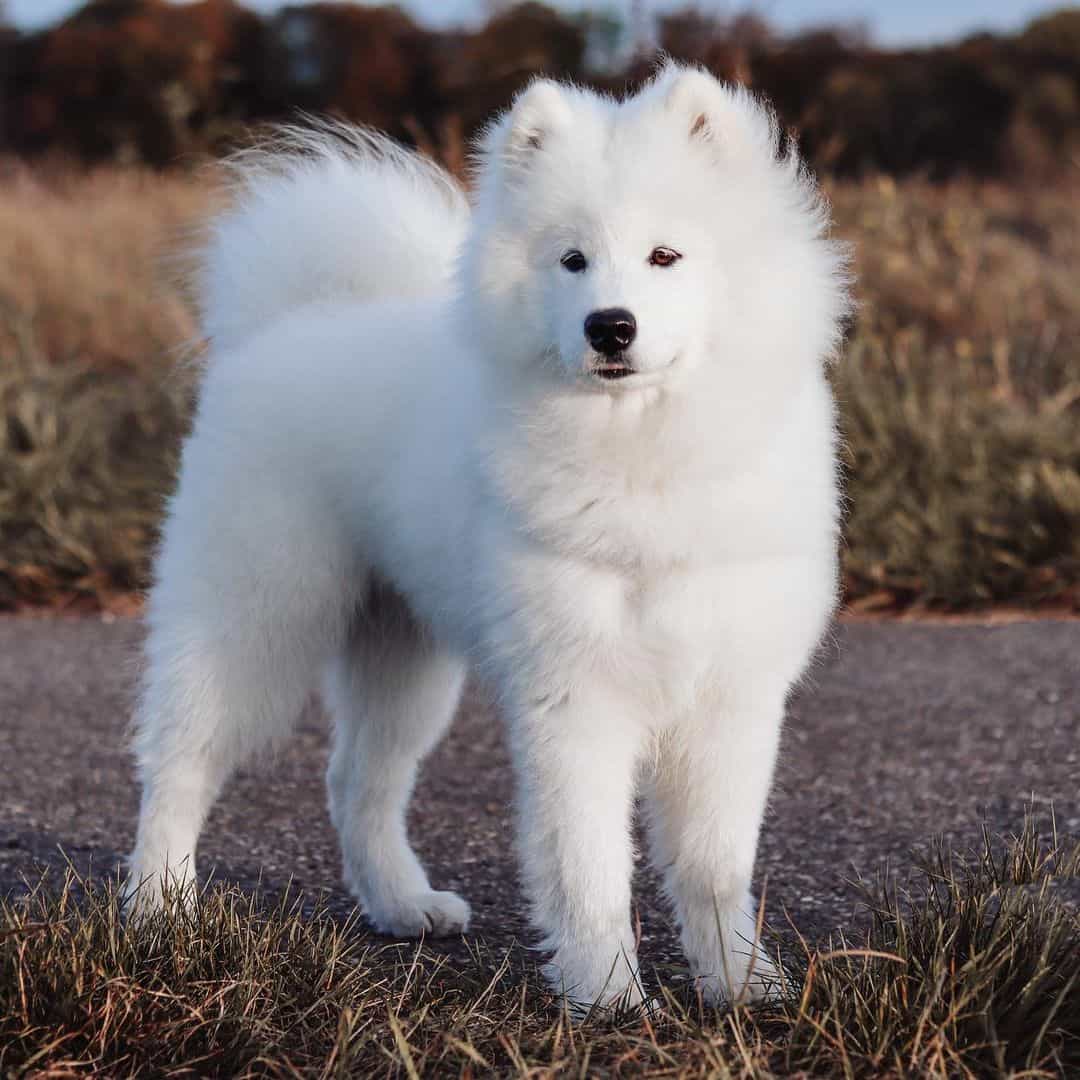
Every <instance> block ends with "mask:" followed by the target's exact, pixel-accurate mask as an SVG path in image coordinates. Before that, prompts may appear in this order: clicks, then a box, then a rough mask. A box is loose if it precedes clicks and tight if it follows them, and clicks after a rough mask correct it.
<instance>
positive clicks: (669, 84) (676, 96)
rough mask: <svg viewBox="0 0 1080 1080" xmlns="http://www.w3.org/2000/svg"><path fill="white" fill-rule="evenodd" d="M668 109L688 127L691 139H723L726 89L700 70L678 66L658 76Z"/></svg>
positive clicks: (713, 140) (726, 109)
mask: <svg viewBox="0 0 1080 1080" xmlns="http://www.w3.org/2000/svg"><path fill="white" fill-rule="evenodd" d="M657 84H658V89H659V90H660V92H661V94H662V95H663V102H664V108H665V109H667V111H668V112H669V113H671V114H672V115H673V116H675V117H677V118H678V119H679V121H680V122H682V123H684V124H685V125H686V133H687V136H688V137H689V138H691V139H700V140H702V141H706V142H716V141H719V140H721V139H722V138H723V134H724V131H723V128H724V125H723V118H724V114H725V113H726V112H727V111H729V109H728V107H729V102H728V100H727V95H726V94H725V92H724V88H723V86H722V85H721V84H720V83H719V82H718V81H717V80H716V79H714V78H713V77H712V75H709V74H708V73H707V72H705V71H701V70H699V69H698V68H681V67H678V66H676V65H674V64H672V65H670V66H669V67H667V68H666V69H665V70H663V71H661V73H660V75H659V76H658V77H657Z"/></svg>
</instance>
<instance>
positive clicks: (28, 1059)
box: [0, 822, 1080, 1078]
mask: <svg viewBox="0 0 1080 1080" xmlns="http://www.w3.org/2000/svg"><path fill="white" fill-rule="evenodd" d="M935 850H936V854H935V856H934V857H933V859H932V861H931V862H930V863H929V864H927V865H925V866H923V867H921V868H919V869H917V870H916V871H915V872H914V873H913V875H912V877H911V879H910V880H909V882H908V883H907V884H906V885H905V886H904V887H903V888H897V887H896V886H892V885H887V886H886V885H878V886H876V887H874V888H872V889H869V890H868V892H867V902H868V903H869V905H870V909H871V911H872V913H873V928H872V930H871V931H870V932H869V934H868V936H867V938H866V939H865V940H863V941H860V942H857V943H851V942H847V941H843V940H840V941H836V942H832V943H830V944H829V945H827V946H825V947H823V948H820V949H815V948H811V947H809V946H804V947H803V949H802V951H801V953H798V954H797V955H795V956H794V957H793V958H791V960H790V962H789V968H790V970H791V973H792V979H793V984H794V987H795V990H794V993H793V994H792V997H791V999H790V1000H788V1001H785V1002H780V1003H776V1004H773V1005H769V1006H767V1007H762V1008H759V1009H755V1010H748V1009H746V1008H744V1007H740V1008H738V1009H736V1010H734V1011H732V1012H727V1013H717V1012H715V1011H713V1010H710V1009H705V1008H703V1007H702V1006H701V1004H700V1002H699V1001H697V1000H695V999H694V997H693V995H692V994H691V993H689V992H688V989H687V986H686V985H685V984H683V985H682V986H680V985H679V983H678V982H677V981H672V982H669V983H668V984H667V985H664V986H657V987H655V989H656V991H657V994H658V1001H659V1002H660V1003H661V1007H660V1008H659V1009H658V1011H657V1012H656V1014H654V1015H653V1016H652V1017H651V1018H650V1017H641V1016H632V1015H630V1016H621V1017H595V1018H593V1019H592V1020H591V1021H588V1022H587V1023H586V1024H585V1025H584V1026H583V1027H580V1028H574V1027H572V1026H571V1025H570V1024H569V1023H568V1022H567V1018H566V1016H565V1015H563V1014H562V1013H561V1012H560V1010H559V1008H558V1006H557V1004H556V1003H555V1002H554V1001H553V1000H552V999H551V997H550V996H549V995H547V994H546V993H545V992H544V991H543V990H541V989H537V982H536V979H535V970H534V969H533V968H532V967H531V965H530V964H529V963H528V962H526V961H524V960H522V959H520V958H519V957H516V956H515V955H513V954H510V955H507V956H499V955H493V954H492V953H491V952H490V951H489V950H488V949H486V948H485V947H484V946H483V945H482V944H473V945H472V946H471V956H470V958H469V959H468V960H467V961H466V962H456V961H453V960H449V959H447V957H446V956H442V955H439V954H436V953H434V952H432V951H430V950H428V949H426V948H424V947H423V946H421V947H419V948H415V949H411V948H406V947H404V946H394V945H380V944H373V943H372V941H371V939H370V938H368V937H365V936H363V935H361V934H359V933H358V932H357V929H358V928H357V926H356V925H355V923H354V922H353V921H351V920H349V921H346V922H344V923H340V922H336V921H335V920H334V919H332V918H331V917H330V916H329V915H328V914H327V913H326V911H325V910H324V909H322V908H321V907H316V909H315V910H314V912H310V911H309V912H307V913H305V912H304V910H303V905H302V903H301V899H300V898H299V897H289V896H285V897H284V898H283V899H280V900H279V901H278V902H277V903H275V904H272V905H269V906H267V907H261V906H260V904H259V902H258V900H257V899H254V898H251V897H245V896H243V895H241V894H239V893H238V892H236V891H235V890H226V889H221V888H217V889H208V890H206V891H204V893H203V894H202V895H201V897H200V898H199V899H198V901H197V902H196V903H195V904H194V905H193V906H192V907H191V908H190V909H189V910H186V911H185V910H184V909H183V908H182V906H181V905H178V904H176V903H175V898H174V902H173V903H172V905H171V906H170V908H169V910H167V911H166V912H165V913H164V914H163V915H161V916H158V917H155V918H153V919H150V920H148V921H146V922H140V923H138V924H135V925H125V924H124V923H123V922H122V920H121V919H120V917H119V915H118V911H117V904H116V895H115V889H114V888H113V887H112V886H108V885H107V886H102V885H100V884H94V883H92V882H89V881H85V880H79V879H76V878H75V877H74V876H69V878H68V880H67V881H66V882H64V883H63V884H62V886H61V887H59V888H54V887H52V886H51V885H49V884H48V883H47V882H43V883H40V884H39V885H38V887H37V888H36V889H34V890H33V891H32V892H31V893H30V895H28V896H24V897H22V898H20V899H18V900H13V901H8V902H7V903H4V904H0V1073H3V1074H4V1075H6V1076H7V1075H10V1076H16V1075H23V1074H26V1073H32V1074H33V1075H44V1076H80V1075H91V1074H93V1075H109V1076H131V1075H136V1074H138V1075H166V1076H169V1075H178V1074H181V1073H182V1074H184V1075H192V1074H194V1075H199V1076H249V1075H275V1076H312V1077H328V1076H343V1075H355V1076H382V1075H391V1076H410V1077H417V1076H421V1075H424V1076H428V1075H439V1076H466V1077H467V1076H481V1075H485V1076H486V1075H500V1076H526V1075H528V1076H533V1077H545V1076H584V1075H589V1076H654V1077H700V1076H715V1077H725V1076H739V1077H764V1078H768V1077H772V1076H791V1075H800V1076H847V1077H880V1076H896V1077H901V1076H912V1077H916V1076H917V1077H981V1076H987V1077H989V1076H1019V1075H1023V1076H1025V1077H1055V1076H1070V1075H1077V1070H1080V976H1078V972H1077V968H1076V957H1077V956H1078V955H1080V919H1078V916H1077V911H1076V906H1075V902H1076V900H1077V898H1078V894H1077V890H1076V886H1077V885H1078V884H1080V846H1077V847H1071V848H1070V847H1066V846H1064V845H1059V844H1058V842H1057V839H1056V837H1053V836H1050V837H1046V836H1043V837H1040V835H1039V833H1038V831H1037V830H1036V828H1035V827H1034V825H1033V824H1031V823H1030V822H1028V823H1026V824H1025V827H1024V829H1023V830H1022V832H1021V835H1020V836H1019V837H1017V838H1015V839H1014V840H1012V841H1010V842H1008V843H1007V844H1002V843H1001V842H1000V841H998V840H995V839H991V838H989V837H987V838H986V842H985V845H984V847H983V849H982V850H979V851H976V852H972V853H970V854H968V855H967V856H966V857H963V858H957V857H954V856H952V855H950V854H948V853H947V852H945V851H944V850H943V849H942V848H941V847H940V846H938V847H937V848H936V849H935Z"/></svg>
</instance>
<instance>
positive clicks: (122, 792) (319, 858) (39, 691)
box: [0, 618, 1080, 964]
mask: <svg viewBox="0 0 1080 1080" xmlns="http://www.w3.org/2000/svg"><path fill="white" fill-rule="evenodd" d="M140 632H141V631H140V628H139V624H138V623H137V622H136V621H134V620H125V619H118V620H115V621H112V622H108V621H103V620H102V619H97V618H94V619H91V618H86V619H52V618H6V619H0V895H3V894H5V893H9V892H13V891H14V892H18V891H19V890H21V889H22V888H23V887H24V886H23V884H22V882H23V880H24V879H29V880H34V879H35V878H36V877H37V875H38V874H39V873H40V871H41V868H43V867H54V868H57V869H59V868H62V867H63V865H64V860H65V857H66V858H68V859H70V860H71V861H72V863H73V864H74V865H75V866H76V867H78V868H79V869H80V870H82V871H86V870H88V869H89V870H91V871H92V872H93V873H95V874H100V875H105V874H107V873H109V872H115V868H116V865H117V862H118V860H119V859H120V858H121V857H122V856H123V855H124V854H125V853H126V852H127V851H128V850H129V848H130V846H131V842H132V837H133V829H134V824H135V814H136V809H137V803H138V793H137V789H136V785H135V780H134V776H133V771H132V766H131V760H130V757H129V754H128V750H127V735H126V732H127V724H128V717H129V713H130V702H131V697H132V686H133V682H134V674H135V670H136V664H137V655H138V643H139V637H140ZM326 756H327V736H326V725H325V723H324V720H323V718H322V716H321V714H320V712H319V711H318V708H317V707H315V706H313V707H312V708H311V709H309V710H308V711H307V713H305V715H304V717H303V718H302V720H301V723H300V725H299V727H298V730H297V735H296V737H295V739H293V740H292V741H291V742H289V743H288V744H287V745H286V746H285V747H284V748H283V749H282V750H281V751H280V752H279V753H278V754H277V755H276V757H275V758H274V759H273V760H272V761H271V762H268V763H263V764H261V765H253V766H252V767H251V768H249V769H246V770H245V771H243V772H242V773H241V774H240V775H238V776H237V777H236V778H235V779H234V780H233V782H232V783H231V784H230V785H229V786H228V788H227V791H226V794H225V797H224V798H223V799H222V800H221V802H220V803H219V804H218V805H217V806H216V807H215V809H214V811H213V813H212V815H211V817H210V820H209V822H208V824H207V827H206V831H205V833H204V836H203V840H202V843H201V846H200V850H199V857H200V863H199V866H200V871H201V872H203V873H205V872H206V871H207V870H209V869H210V867H211V866H214V867H216V869H215V873H216V876H217V877H219V878H222V879H226V880H234V881H238V882H240V883H242V884H245V885H251V884H253V883H254V882H255V881H256V880H258V879H259V878H260V877H261V880H262V882H263V884H264V886H267V887H269V888H270V889H277V888H278V887H280V886H282V885H284V884H285V883H286V882H287V881H288V880H289V879H290V878H291V879H292V880H293V881H294V883H295V884H296V885H298V886H300V887H301V888H303V889H304V890H305V891H309V890H310V891H312V892H313V891H315V890H319V889H327V890H329V894H330V902H331V904H332V906H333V908H334V909H335V910H341V911H346V910H349V909H350V908H351V902H350V900H349V897H348V895H347V894H346V893H345V892H344V890H343V888H342V886H341V879H340V874H339V865H338V853H337V847H336V840H335V837H334V834H333V831H332V829H331V827H330V824H329V821H328V818H327V814H326V809H325V799H324V791H323V771H324V768H325V765H326ZM511 795H512V777H511V774H510V768H509V765H508V761H507V755H506V749H505V744H504V742H503V739H502V733H501V730H500V725H499V723H498V721H497V718H496V717H495V716H494V715H493V714H492V712H491V710H490V709H489V708H488V707H487V706H486V704H485V702H484V698H483V695H482V693H481V692H480V691H478V690H477V689H475V688H474V689H472V690H471V691H470V692H469V693H468V695H467V698H466V701H465V702H464V704H463V707H462V709H461V712H460V714H459V716H458V718H457V720H456V721H455V724H454V727H453V730H452V732H451V734H450V736H449V738H448V739H447V740H446V741H445V742H444V743H443V745H442V746H440V747H439V749H438V750H437V751H436V752H435V753H434V755H433V756H432V757H431V758H430V760H429V761H428V763H427V765H426V766H425V769H424V774H423V778H422V780H421V783H420V785H419V787H418V791H417V796H416V798H415V799H414V804H413V812H412V818H411V823H412V835H413V837H414V840H415V843H416V845H417V847H418V849H419V851H420V852H421V855H422V857H423V859H424V861H425V863H426V865H427V866H428V868H429V870H430V873H431V876H432V880H433V883H434V884H435V886H436V887H437V888H453V889H456V890H459V891H460V892H462V893H463V895H465V896H466V898H467V899H468V900H469V901H470V902H471V904H472V905H473V925H472V927H471V929H470V934H469V936H470V937H480V938H483V939H485V940H486V941H487V942H488V943H489V944H490V945H493V946H497V947H500V948H501V947H502V946H504V945H507V944H509V943H510V942H511V941H514V940H517V941H528V940H529V938H528V932H527V929H526V923H525V919H524V908H523V902H522V899H521V895H520V892H519V890H518V886H517V880H516V872H515V867H514V861H513V850H512V842H511V825H512V814H511V811H510V800H511ZM1051 804H1052V805H1053V809H1054V813H1055V817H1056V822H1057V827H1058V830H1059V832H1060V833H1061V834H1062V835H1063V836H1070V837H1080V621H1073V622H1068V621H1039V622H1028V623H1016V624H1010V625H1004V626H979V625H970V624H962V625H935V624H920V623H889V622H882V623H872V622H868V623H862V622H852V623H841V624H840V625H838V626H837V627H836V628H835V630H834V632H833V634H832V635H831V636H830V640H829V642H828V644H827V645H826V646H825V647H824V648H823V649H822V652H821V655H820V657H819V659H818V661H817V663H816V664H815V666H814V668H813V671H812V673H811V676H810V678H808V679H807V681H806V684H805V686H804V687H803V688H802V689H801V690H800V692H799V693H798V694H797V695H796V696H795V697H794V699H793V701H792V703H791V707H790V710H789V718H788V723H787V727H786V731H785V736H784V742H783V749H782V753H781V761H780V765H779V768H778V772H777V778H776V784H775V788H774V793H773V798H772V802H771V808H770V812H769V815H768V817H767V819H766V824H765V829H764V834H763V839H762V845H761V850H760V857H759V861H758V871H759V877H760V879H762V880H763V881H765V883H766V891H767V896H768V903H767V913H768V919H769V921H770V923H771V924H772V925H774V926H775V927H776V928H777V929H778V930H782V929H783V927H784V926H785V925H787V924H788V920H790V922H791V923H792V924H794V926H796V927H798V929H799V931H800V932H802V933H803V934H804V935H806V936H807V937H808V938H809V939H810V940H817V941H822V940H824V939H825V938H827V937H828V935H829V933H830V932H832V931H834V930H836V929H840V928H842V929H845V930H850V929H851V928H852V927H857V926H858V925H860V923H861V919H860V917H859V915H858V910H859V908H858V891H857V889H856V888H855V887H854V886H853V885H852V884H851V881H852V879H853V878H855V877H856V876H857V875H861V876H862V877H863V878H872V877H873V876H874V875H875V874H877V873H879V872H880V871H881V870H882V869H883V868H884V867H886V866H889V867H893V868H898V869H900V870H903V868H905V867H906V866H908V865H910V863H911V859H912V851H913V849H916V848H919V847H922V846H925V844H926V843H927V841H929V840H930V839H931V837H933V836H934V835H936V834H944V835H945V836H946V837H947V838H948V839H949V840H950V841H952V842H954V843H956V844H959V845H962V846H963V845H967V844H972V843H977V842H978V841H979V837H980V830H981V827H982V824H983V823H984V822H987V823H989V825H990V826H991V828H994V829H997V830H1000V831H1002V832H1004V833H1011V832H1013V831H1015V830H1017V829H1018V828H1019V826H1020V823H1021V821H1022V819H1023V815H1024V812H1025V810H1026V809H1028V808H1029V807H1031V806H1034V808H1035V810H1036V811H1037V812H1038V813H1040V814H1041V815H1046V816H1048V813H1049V808H1050V806H1051ZM639 876H640V880H639V882H638V887H637V889H636V893H635V897H636V903H637V907H638V914H639V916H640V919H641V926H642V935H643V943H642V950H641V951H642V959H643V961H644V962H645V963H646V964H649V963H650V962H652V963H659V962H662V961H666V960H670V959H675V958H676V957H677V950H676V947H675V938H674V934H673V932H672V929H671V926H670V921H669V919H668V917H667V915H666V914H665V910H664V908H663V905H662V904H661V902H660V900H659V898H658V893H657V890H656V887H655V881H654V880H653V879H652V877H651V874H650V873H649V872H648V871H647V870H645V869H644V868H642V869H641V871H640V875H639ZM444 947H446V948H449V949H450V950H451V951H452V952H456V951H458V950H459V949H461V948H462V944H461V942H460V941H458V942H456V943H450V944H449V945H447V946H444Z"/></svg>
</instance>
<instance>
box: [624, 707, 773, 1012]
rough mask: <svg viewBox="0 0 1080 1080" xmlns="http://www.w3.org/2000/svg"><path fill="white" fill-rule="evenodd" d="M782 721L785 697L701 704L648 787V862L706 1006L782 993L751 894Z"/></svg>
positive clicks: (663, 753) (663, 748) (670, 742)
mask: <svg viewBox="0 0 1080 1080" xmlns="http://www.w3.org/2000/svg"><path fill="white" fill-rule="evenodd" d="M783 714H784V703H783V699H782V698H781V697H779V696H777V697H767V698H764V699H761V698H757V699H748V700H740V701H738V702H736V701H733V700H731V699H728V700H723V701H715V700H714V701H710V702H706V703H703V704H702V705H701V706H700V707H699V708H698V709H697V710H694V711H692V713H691V715H689V716H687V717H685V718H684V719H683V721H682V722H681V723H679V724H677V725H675V726H674V727H673V728H672V729H671V730H670V731H669V732H668V733H667V734H666V737H665V739H664V740H662V742H661V744H660V752H659V753H658V755H657V757H656V760H655V762H654V770H653V772H652V775H651V776H650V777H648V779H647V782H646V799H645V812H646V818H647V822H648V826H649V829H648V833H649V848H650V856H651V860H652V862H653V865H654V866H655V867H656V869H657V870H658V871H659V872H660V873H662V874H663V875H664V880H665V888H666V891H667V894H668V896H669V897H670V899H671V901H672V904H673V906H674V908H675V914H676V916H677V918H678V921H679V926H680V929H681V931H682V942H683V948H684V949H685V951H686V957H687V960H688V961H689V962H690V969H691V971H692V973H693V974H694V976H695V982H696V985H697V987H698V988H699V989H700V990H701V992H702V993H703V995H704V997H705V999H706V1000H707V1001H710V1002H720V1001H733V1000H739V999H751V1000H753V999H758V998H762V997H767V996H772V995H774V994H777V993H780V992H782V991H783V989H784V988H783V986H782V975H781V973H780V972H779V971H778V970H777V968H776V966H775V965H774V964H773V963H772V961H771V960H770V958H769V955H768V953H767V950H765V949H764V948H763V947H762V945H761V942H760V941H759V940H758V925H757V923H758V902H757V900H756V898H755V897H754V894H753V893H752V892H751V888H750V879H751V875H752V873H753V869H754V857H755V854H756V851H757V842H758V832H759V830H760V827H761V820H762V817H763V815H764V812H765V803H766V799H767V798H768V794H769V786H770V782H771V779H772V772H773V764H774V762H775V760H776V751H777V745H778V742H779V736H780V728H781V724H782V721H783Z"/></svg>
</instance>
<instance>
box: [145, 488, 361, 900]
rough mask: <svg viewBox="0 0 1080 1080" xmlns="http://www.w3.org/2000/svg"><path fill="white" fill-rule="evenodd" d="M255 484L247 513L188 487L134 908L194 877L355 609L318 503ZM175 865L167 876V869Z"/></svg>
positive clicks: (169, 533)
mask: <svg viewBox="0 0 1080 1080" xmlns="http://www.w3.org/2000/svg"><path fill="white" fill-rule="evenodd" d="M297 503H298V500H296V499H293V500H292V501H291V502H290V501H289V500H286V499H284V498H280V497H279V498H272V497H270V495H269V494H267V493H265V492H249V494H248V498H247V499H246V502H245V510H246V515H245V516H244V517H241V518H238V517H235V516H234V517H232V518H229V517H227V516H226V515H225V514H224V513H223V512H218V513H212V512H210V510H213V508H212V507H211V508H210V510H208V509H207V507H206V505H205V501H204V500H202V499H200V500H198V501H195V500H192V499H190V498H189V497H188V496H186V495H185V494H184V493H183V492H181V497H180V499H179V500H178V504H177V505H176V506H175V507H174V513H173V516H172V517H171V518H170V521H169V523H168V526H167V529H166V537H165V543H164V546H163V549H162V553H161V556H160V558H159V561H158V567H157V571H158V582H157V584H156V586H155V588H154V591H153V594H152V596H151V601H150V605H149V611H148V618H147V621H148V624H149V630H148V634H147V639H146V644H145V647H144V653H145V661H146V663H145V670H144V673H143V679H142V692H141V697H140V702H139V705H138V709H137V712H136V721H135V726H136V732H135V740H134V750H135V757H136V761H137V766H138V772H139V777H140V779H141V781H142V803H141V808H140V814H139V825H138V830H137V836H136V842H135V850H134V853H133V855H132V857H131V861H130V872H129V878H128V887H129V889H132V890H133V889H134V888H135V887H138V892H137V893H135V894H134V899H131V898H129V900H128V904H129V906H134V907H136V908H140V909H141V908H144V907H145V908H152V907H154V906H156V905H157V904H158V903H159V902H160V898H161V888H162V880H163V878H164V877H165V876H168V877H170V878H174V879H190V878H192V877H194V869H195V868H194V860H195V847H196V842H197V840H198V838H199V833H200V831H201V829H202V826H203V822H204V820H205V818H206V815H207V813H208V812H209V810H210V807H211V806H212V804H213V802H214V800H215V799H216V798H217V796H218V794H219V793H220V791H221V789H222V787H223V785H224V784H225V782H226V781H227V780H228V778H229V776H230V775H231V774H232V773H233V771H234V770H235V769H236V768H237V767H238V766H240V765H241V764H242V763H243V762H244V761H246V760H247V759H249V758H250V757H252V756H253V755H255V754H256V753H257V752H259V751H260V750H264V749H266V748H268V747H269V746H271V745H272V744H274V743H275V742H276V741H279V740H280V739H282V738H283V737H285V736H286V735H288V734H289V733H290V732H291V731H292V729H293V726H294V724H295V722H296V720H297V718H298V717H299V714H300V712H301V710H302V708H303V705H304V703H305V701H306V700H307V698H308V697H309V695H310V694H311V692H312V691H313V690H314V689H315V688H316V685H317V682H318V675H319V671H320V668H321V667H322V665H323V664H324V663H325V661H326V658H327V657H328V656H330V655H332V653H333V651H334V650H335V649H336V648H337V647H338V644H339V642H340V641H341V640H342V639H343V638H344V636H345V631H346V627H347V626H348V621H349V613H350V611H351V610H352V609H353V608H354V606H355V596H354V595H353V594H352V593H351V592H350V589H351V588H352V586H351V585H350V581H351V580H352V578H351V575H350V573H349V570H350V569H351V568H350V567H349V566H348V565H347V558H348V557H349V556H348V552H347V551H346V549H345V548H344V546H343V545H341V544H340V543H339V541H338V540H337V538H336V535H335V534H334V533H333V530H331V529H329V528H324V527H323V526H325V524H326V523H325V522H324V521H320V520H319V519H318V518H317V515H316V514H315V512H314V511H313V510H312V509H311V508H309V507H303V506H299V505H297ZM166 872H167V875H166Z"/></svg>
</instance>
